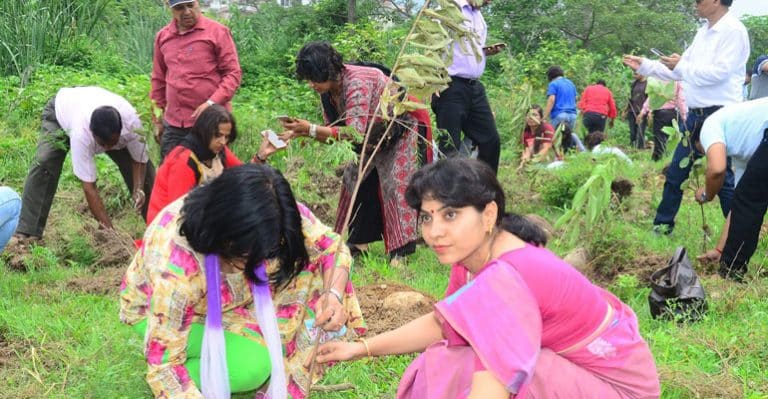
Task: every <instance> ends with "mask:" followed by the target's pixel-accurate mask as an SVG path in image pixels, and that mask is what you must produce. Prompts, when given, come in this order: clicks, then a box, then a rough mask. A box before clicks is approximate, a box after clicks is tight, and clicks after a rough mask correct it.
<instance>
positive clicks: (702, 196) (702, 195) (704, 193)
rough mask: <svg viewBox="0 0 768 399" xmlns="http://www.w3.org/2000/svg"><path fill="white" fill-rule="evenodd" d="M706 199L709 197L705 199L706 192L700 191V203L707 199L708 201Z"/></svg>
mask: <svg viewBox="0 0 768 399" xmlns="http://www.w3.org/2000/svg"><path fill="white" fill-rule="evenodd" d="M708 198H709V197H707V192H706V191H702V192H701V197H699V199H700V200H701V202H707V199H708Z"/></svg>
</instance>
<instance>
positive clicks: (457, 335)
mask: <svg viewBox="0 0 768 399" xmlns="http://www.w3.org/2000/svg"><path fill="white" fill-rule="evenodd" d="M592 288H593V289H596V290H601V291H602V293H603V295H604V297H605V299H606V303H607V305H606V306H607V307H608V308H609V311H608V312H607V313H606V317H605V320H603V322H602V323H601V324H600V326H599V327H598V328H597V329H596V330H595V331H594V332H593V333H592V334H590V335H589V336H587V337H585V338H584V339H583V340H581V341H580V342H578V343H577V344H575V345H572V346H571V347H570V348H566V349H565V350H562V351H560V352H559V353H555V352H554V351H552V350H551V349H549V348H542V347H541V341H542V331H543V326H542V317H541V314H540V311H539V307H538V304H537V301H536V299H535V298H534V297H533V295H532V293H531V291H530V289H529V288H528V286H527V284H526V283H525V281H523V279H522V277H521V276H520V274H519V273H518V272H517V270H516V269H515V268H514V267H513V266H512V265H510V264H509V263H506V262H505V261H503V260H495V261H493V262H492V263H491V264H490V265H489V266H487V267H486V268H485V269H484V270H483V271H482V272H481V273H479V274H478V275H477V276H476V278H475V279H474V280H472V281H470V282H468V283H467V284H466V285H464V286H463V287H462V288H460V289H459V290H457V291H456V292H455V293H454V294H452V295H450V296H449V297H447V298H445V299H444V300H442V301H440V302H438V303H437V304H436V305H435V313H436V314H437V315H438V317H439V318H441V319H443V320H444V323H443V326H444V328H443V331H444V336H445V337H446V338H447V339H446V340H444V341H441V342H438V343H436V344H433V345H432V346H430V347H428V348H427V350H426V351H425V352H424V353H423V354H421V355H420V356H419V357H418V358H416V360H414V361H413V363H411V365H410V366H409V367H408V369H407V370H406V372H405V374H404V376H403V378H402V380H401V382H400V386H399V388H398V392H397V398H398V399H416V398H418V399H443V398H445V399H448V398H450V399H455V398H466V397H467V396H468V395H469V393H470V389H471V381H472V375H473V373H474V372H476V371H486V370H487V371H490V372H491V373H493V375H494V376H495V377H496V379H497V380H498V381H501V382H502V383H503V384H504V386H505V387H506V389H507V391H509V392H510V398H574V399H578V398H601V399H611V398H617V399H636V398H658V397H659V379H658V375H657V373H656V366H655V363H654V361H653V357H652V355H651V352H650V350H649V348H648V346H647V344H646V343H645V341H644V340H643V339H642V337H641V336H640V334H639V332H638V329H637V319H636V317H635V315H634V313H633V312H632V310H631V309H630V308H629V307H628V306H626V305H624V304H623V303H622V302H621V301H619V300H618V299H617V298H616V297H614V296H613V295H611V294H610V293H608V292H606V291H603V290H602V289H600V288H599V287H595V286H592ZM574 322H578V321H574Z"/></svg>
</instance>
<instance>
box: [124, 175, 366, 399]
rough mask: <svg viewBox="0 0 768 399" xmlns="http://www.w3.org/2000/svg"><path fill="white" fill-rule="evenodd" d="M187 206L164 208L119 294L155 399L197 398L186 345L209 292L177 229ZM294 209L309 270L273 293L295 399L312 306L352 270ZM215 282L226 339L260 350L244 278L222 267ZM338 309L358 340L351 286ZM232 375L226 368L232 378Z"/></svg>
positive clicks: (197, 258) (328, 236) (339, 249)
mask: <svg viewBox="0 0 768 399" xmlns="http://www.w3.org/2000/svg"><path fill="white" fill-rule="evenodd" d="M251 167H255V166H251ZM238 168H244V167H238ZM238 168H235V169H238ZM225 173H228V172H225ZM219 179H220V178H219ZM217 180H218V179H217ZM186 198H187V197H182V198H180V199H178V200H176V201H175V202H173V203H171V204H170V205H168V206H167V207H166V208H165V209H163V210H162V211H161V212H160V213H159V214H158V217H157V218H156V220H154V221H153V222H152V223H151V224H150V225H149V226H148V228H147V232H146V234H145V236H144V247H143V248H142V249H141V250H140V251H139V253H137V254H136V256H135V258H134V259H133V262H132V263H131V265H130V266H129V267H128V270H127V272H126V275H125V279H124V281H123V284H122V287H121V295H120V300H121V310H120V319H121V320H122V321H123V322H125V323H127V324H130V325H132V326H134V328H135V329H137V330H138V331H137V332H139V333H141V334H144V329H146V336H145V349H144V353H145V357H146V359H147V363H148V365H149V370H148V373H147V382H148V383H149V385H150V387H151V389H152V391H153V393H154V394H155V397H158V398H202V397H203V396H202V394H201V393H200V390H199V387H198V386H197V383H199V370H196V369H195V370H192V369H193V368H194V367H199V361H198V360H199V359H192V358H191V356H188V354H189V352H197V351H196V350H190V348H189V344H190V342H191V341H192V339H193V338H192V335H193V334H195V331H199V329H200V328H201V325H202V324H204V323H205V317H206V314H207V310H206V307H207V302H206V293H207V287H206V277H205V271H204V270H203V268H204V265H205V264H204V261H203V260H204V256H205V255H204V254H201V253H199V252H197V251H194V250H193V249H192V248H191V246H190V244H189V243H188V242H187V240H186V238H185V237H184V236H182V235H180V233H179V227H180V225H181V223H182V218H181V217H180V210H181V208H182V206H183V203H184V201H185V199H186ZM296 205H297V207H298V210H299V213H300V216H301V228H302V231H303V234H304V237H305V247H306V250H307V253H308V255H309V259H310V262H309V264H307V265H306V267H305V268H304V269H303V270H302V271H300V272H299V274H298V276H297V277H296V278H295V279H293V280H292V281H290V282H289V283H288V284H287V286H285V288H282V289H281V290H279V291H278V290H274V289H273V290H272V292H273V302H274V304H275V307H276V309H275V312H276V314H277V320H278V325H279V331H280V336H281V340H282V344H283V353H284V356H285V369H286V370H285V371H286V376H287V377H288V392H289V394H290V395H291V396H292V397H293V398H294V399H298V398H303V397H304V396H305V395H306V392H304V391H303V390H304V389H305V387H306V386H307V380H308V377H309V376H308V370H307V368H306V367H304V365H303V363H304V362H305V361H306V359H307V358H308V357H309V353H310V351H311V347H312V344H313V340H312V336H311V335H310V334H314V333H315V329H314V328H310V327H311V326H312V325H313V323H314V318H315V311H316V310H319V309H318V303H319V301H325V300H326V298H327V296H326V295H329V294H327V293H328V291H327V288H329V287H328V286H327V285H328V284H331V283H332V282H328V283H324V280H330V276H331V273H333V272H334V271H338V270H339V269H346V270H347V271H348V270H349V268H350V266H351V257H350V255H349V252H348V249H347V248H346V246H345V245H342V243H341V242H340V238H339V236H338V235H337V234H336V233H334V232H333V231H332V230H331V229H330V228H328V227H327V226H325V225H323V224H322V223H321V222H319V221H318V220H317V219H316V218H315V216H314V215H313V214H312V213H311V212H310V211H309V209H307V208H306V207H304V206H303V205H301V204H299V203H297V204H296ZM267 265H268V266H267V271H268V272H270V273H271V272H273V271H274V270H275V269H276V268H277V267H278V266H279V265H278V264H277V260H275V259H273V260H268V262H267ZM227 271H229V273H228V272H227ZM347 273H348V272H340V273H337V274H336V275H339V274H341V276H342V277H341V278H342V279H346V274H347ZM221 276H222V278H221V287H220V292H221V304H222V308H223V309H222V325H223V328H224V330H225V333H226V334H234V335H237V336H240V337H245V338H247V339H248V340H251V341H252V342H254V343H256V344H258V345H261V346H263V345H264V339H263V338H262V336H261V331H260V329H259V326H258V323H257V322H256V320H255V319H254V317H253V316H252V310H253V309H252V307H253V299H252V294H251V290H250V289H249V282H248V279H247V278H246V276H245V273H243V272H242V271H240V270H237V269H231V270H225V268H224V267H222V273H221ZM336 285H338V284H336ZM341 285H342V286H343V285H344V283H341ZM324 293H325V294H324ZM329 300H330V299H329ZM342 304H343V311H344V312H345V314H346V315H347V321H346V327H347V329H343V330H341V331H346V336H347V338H352V337H355V336H357V335H358V334H361V333H363V332H364V331H365V325H364V322H363V320H362V318H361V313H360V306H359V303H358V301H357V298H356V297H355V295H354V292H353V290H352V286H351V284H350V283H349V282H347V283H346V289H344V290H343V293H342ZM145 326H146V327H145ZM196 328H197V330H196ZM337 328H338V326H337ZM198 335H199V334H198ZM227 345H228V346H229V343H227ZM248 360H251V359H248ZM228 362H229V359H228ZM251 366H254V365H251ZM256 367H261V368H267V369H268V368H269V363H268V359H267V363H266V364H261V365H256ZM231 372H232V367H231V366H230V377H231ZM315 377H316V378H319V376H317V375H315ZM196 379H197V380H198V381H195V380H196ZM233 388H236V387H235V386H233ZM233 390H235V389H233Z"/></svg>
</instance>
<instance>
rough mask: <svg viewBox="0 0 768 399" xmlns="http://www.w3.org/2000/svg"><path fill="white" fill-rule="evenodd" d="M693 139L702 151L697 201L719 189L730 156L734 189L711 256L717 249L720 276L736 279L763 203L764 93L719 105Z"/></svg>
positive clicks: (767, 189)
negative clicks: (703, 177) (701, 178)
mask: <svg viewBox="0 0 768 399" xmlns="http://www.w3.org/2000/svg"><path fill="white" fill-rule="evenodd" d="M692 140H693V142H694V143H695V144H696V146H697V148H698V149H699V151H702V152H704V153H705V154H707V172H706V180H705V184H704V187H702V188H700V189H699V190H698V191H697V192H696V201H698V202H699V203H702V204H703V203H706V202H709V201H711V200H712V198H713V197H714V196H715V194H717V193H718V192H719V191H720V189H721V187H722V186H723V181H724V179H725V171H726V168H727V166H726V165H727V158H728V157H731V159H732V160H733V168H734V172H735V174H736V193H735V195H734V197H733V203H732V204H731V213H730V215H729V216H728V220H727V221H726V224H725V227H724V228H723V233H722V235H721V237H720V242H718V245H717V247H715V250H714V252H716V254H712V256H714V257H715V259H716V256H717V255H720V254H722V255H721V256H720V270H719V273H720V275H721V276H723V277H725V278H732V279H734V280H738V281H740V280H741V279H742V278H743V276H744V274H745V273H746V272H747V263H749V259H750V258H751V257H752V254H754V252H755V249H756V248H757V241H758V238H759V235H760V226H761V225H762V224H763V218H764V216H765V212H766V209H767V208H768V98H761V99H758V100H754V101H749V102H745V103H740V104H733V105H729V106H727V107H724V108H723V109H721V110H719V111H717V112H715V113H714V114H712V116H710V117H709V118H708V119H707V121H706V122H705V123H704V126H703V127H702V129H701V137H693V138H692Z"/></svg>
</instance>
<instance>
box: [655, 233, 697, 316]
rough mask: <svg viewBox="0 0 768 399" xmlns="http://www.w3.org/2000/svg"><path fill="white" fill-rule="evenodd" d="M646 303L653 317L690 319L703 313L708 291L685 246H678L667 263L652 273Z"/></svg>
mask: <svg viewBox="0 0 768 399" xmlns="http://www.w3.org/2000/svg"><path fill="white" fill-rule="evenodd" d="M648 303H649V305H650V307H651V316H653V318H654V319H656V318H659V317H661V318H667V319H673V320H677V321H680V322H693V321H697V320H700V319H701V318H702V317H703V316H704V314H706V312H707V294H706V293H705V292H704V287H702V285H701V280H699V277H698V276H697V275H696V271H695V270H694V269H693V266H691V261H690V259H688V255H687V253H686V250H685V248H684V247H678V248H677V251H675V256H674V257H672V259H670V260H669V263H668V264H667V266H666V267H664V268H663V269H660V270H657V271H655V272H654V273H653V274H652V275H651V293H650V295H649V296H648Z"/></svg>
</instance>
